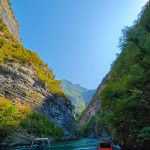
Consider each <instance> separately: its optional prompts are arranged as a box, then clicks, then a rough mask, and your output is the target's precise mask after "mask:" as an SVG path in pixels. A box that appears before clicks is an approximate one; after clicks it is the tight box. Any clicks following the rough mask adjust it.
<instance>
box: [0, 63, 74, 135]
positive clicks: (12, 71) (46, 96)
mask: <svg viewBox="0 0 150 150" xmlns="http://www.w3.org/2000/svg"><path fill="white" fill-rule="evenodd" d="M0 94H1V95H3V96H5V97H6V98H8V99H10V100H11V101H12V102H15V101H17V102H20V103H22V104H28V105H30V106H31V107H32V108H33V109H34V110H36V111H39V112H42V113H46V114H48V115H49V116H50V117H51V118H52V119H53V121H54V122H55V123H56V124H57V125H59V126H61V127H63V128H64V129H65V133H66V135H67V134H69V133H70V130H71V127H73V114H72V105H71V104H70V102H69V101H68V100H66V99H64V97H63V96H54V95H52V94H51V92H50V90H49V89H48V87H47V86H46V84H45V83H44V82H42V81H40V80H39V79H38V77H37V75H36V71H35V70H34V68H33V66H32V65H30V64H26V65H24V66H21V65H20V64H18V63H14V62H11V63H10V62H8V63H6V64H0Z"/></svg>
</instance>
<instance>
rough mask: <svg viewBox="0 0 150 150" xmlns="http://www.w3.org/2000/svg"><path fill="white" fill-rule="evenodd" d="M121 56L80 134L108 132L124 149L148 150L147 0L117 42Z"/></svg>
mask: <svg viewBox="0 0 150 150" xmlns="http://www.w3.org/2000/svg"><path fill="white" fill-rule="evenodd" d="M120 48H121V53H120V55H119V56H118V58H117V59H116V61H115V62H114V63H113V65H112V68H111V71H110V72H109V75H108V77H107V81H106V82H105V83H104V85H103V87H102V88H101V90H100V93H99V94H98V95H97V98H98V99H99V100H100V106H101V107H100V109H99V110H98V111H97V113H96V115H94V116H93V117H92V118H91V120H90V121H89V122H88V123H87V124H85V125H84V126H83V127H82V131H80V133H82V134H83V135H91V134H92V135H97V136H99V135H101V134H102V131H103V130H105V131H107V132H108V133H110V134H111V135H112V137H113V139H114V141H116V142H117V143H120V144H122V146H123V148H124V149H128V148H129V149H136V150H141V149H142V150H148V149H150V145H149V142H150V119H149V118H150V99H149V98H150V1H149V2H148V3H147V4H146V5H145V7H144V8H143V10H142V12H141V13H140V15H139V17H138V19H137V21H136V22H135V24H134V25H133V26H132V27H126V28H125V29H124V30H123V35H122V37H121V39H120Z"/></svg>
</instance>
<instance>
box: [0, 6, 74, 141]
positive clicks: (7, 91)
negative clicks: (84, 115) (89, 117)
mask: <svg viewBox="0 0 150 150" xmlns="http://www.w3.org/2000/svg"><path fill="white" fill-rule="evenodd" d="M0 7H1V6H0ZM9 7H10V6H9ZM9 7H7V8H9ZM1 9H2V8H1ZM2 19H3V18H2ZM2 19H0V102H1V105H0V143H1V142H2V143H5V144H8V143H7V142H6V141H5V142H4V140H5V138H6V140H7V137H8V136H9V135H10V134H12V133H14V132H16V133H17V132H20V131H19V130H20V128H21V131H23V133H21V134H22V135H23V134H24V133H28V134H30V135H31V134H32V135H33V136H51V137H54V138H55V137H56V138H64V137H60V136H59V132H61V131H62V130H59V128H62V129H63V130H64V134H65V138H70V137H71V135H72V128H73V127H74V117H73V113H72V109H73V107H72V104H71V102H70V101H69V100H68V99H67V98H66V96H65V95H64V93H63V91H62V90H61V89H60V88H59V85H60V81H58V80H56V79H55V76H54V74H53V72H52V70H51V69H49V67H48V66H47V65H46V64H45V63H44V62H43V61H42V60H41V59H40V58H39V57H38V55H37V54H36V53H35V52H32V51H29V50H27V49H26V48H24V47H23V46H22V45H21V44H20V43H19V42H18V40H16V38H15V37H14V36H13V35H12V34H10V32H9V30H8V28H7V26H6V25H5V24H4V23H3V20H2ZM8 101H9V102H10V103H11V104H9V102H8ZM12 104H13V105H14V106H15V107H13V106H11V105H12ZM29 107H30V108H31V109H28V108H29ZM20 108H21V110H20ZM16 110H17V112H16ZM8 112H10V113H8ZM15 112H16V115H14V113H15ZM20 112H27V113H26V115H24V114H25V113H22V117H20V115H18V114H20ZM6 113H8V116H9V114H11V116H10V117H7V115H6ZM15 116H16V117H15ZM18 118H20V119H18ZM11 123H12V124H11ZM37 125H38V128H37ZM46 125H47V126H48V125H51V127H52V129H53V130H52V129H48V128H45V127H46ZM33 126H34V127H35V128H32V127H33ZM14 127H15V128H14ZM36 128H37V129H40V131H36ZM5 129H6V130H5ZM57 130H58V131H57ZM4 131H5V132H4ZM8 131H10V132H8ZM61 135H62V136H63V134H62V132H61ZM10 136H12V135H10ZM15 139H16V136H15V137H13V139H12V141H13V142H15ZM12 141H9V144H11V142H12ZM29 142H31V141H29ZM2 143H1V144H2ZM21 143H23V141H21Z"/></svg>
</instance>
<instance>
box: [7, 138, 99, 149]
mask: <svg viewBox="0 0 150 150" xmlns="http://www.w3.org/2000/svg"><path fill="white" fill-rule="evenodd" d="M98 142H99V141H98V139H95V138H82V139H80V140H74V141H66V142H58V143H55V144H52V145H51V147H50V150H97V147H96V145H97V144H98ZM9 150H30V148H28V147H18V148H10V149H9ZM35 150H36V149H35ZM37 150H43V149H40V148H37ZM47 150H48V149H47Z"/></svg>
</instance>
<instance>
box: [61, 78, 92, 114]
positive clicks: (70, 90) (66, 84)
mask: <svg viewBox="0 0 150 150" xmlns="http://www.w3.org/2000/svg"><path fill="white" fill-rule="evenodd" d="M60 88H61V89H62V90H63V91H64V93H65V94H66V95H67V97H68V98H69V99H70V100H71V102H72V104H73V105H74V106H75V114H76V115H77V116H79V115H80V114H81V112H82V111H83V110H84V109H85V107H86V105H87V104H88V103H89V101H90V99H91V98H92V96H93V94H94V93H95V90H88V89H86V88H84V87H81V86H80V85H79V84H73V83H72V82H70V81H68V80H62V84H61V86H60Z"/></svg>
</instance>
